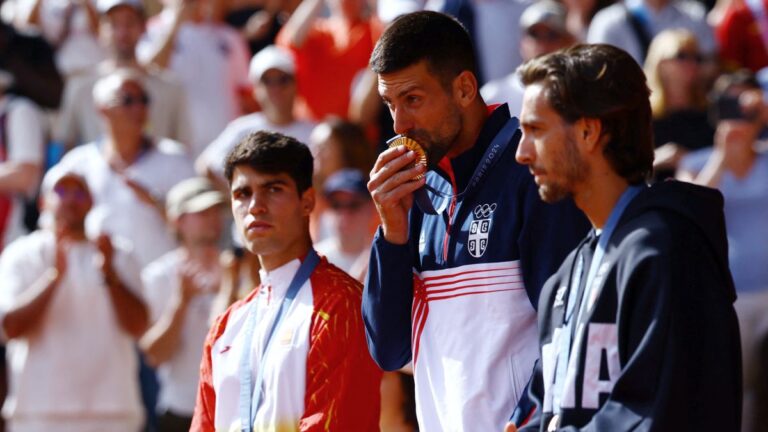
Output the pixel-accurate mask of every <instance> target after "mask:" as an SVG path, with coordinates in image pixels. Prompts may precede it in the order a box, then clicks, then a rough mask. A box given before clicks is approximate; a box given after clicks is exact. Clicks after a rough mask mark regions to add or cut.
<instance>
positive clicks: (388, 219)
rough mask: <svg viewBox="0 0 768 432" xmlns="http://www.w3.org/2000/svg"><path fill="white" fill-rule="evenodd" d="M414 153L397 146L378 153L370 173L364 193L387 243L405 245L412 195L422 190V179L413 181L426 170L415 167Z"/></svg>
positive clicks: (420, 166) (419, 165) (423, 179)
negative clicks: (379, 221) (373, 204)
mask: <svg viewBox="0 0 768 432" xmlns="http://www.w3.org/2000/svg"><path fill="white" fill-rule="evenodd" d="M416 157H417V156H416V153H415V152H413V151H409V150H407V149H406V148H405V147H404V146H398V147H395V148H392V149H388V150H386V151H384V152H382V153H381V154H380V155H379V157H378V159H376V163H375V164H374V166H373V170H372V171H371V180H370V181H369V182H368V191H369V192H370V193H371V197H372V198H373V202H374V203H375V204H376V210H377V211H378V212H379V216H380V217H381V227H382V230H383V232H384V238H385V239H387V241H389V242H390V243H394V244H405V243H407V242H408V211H409V210H410V209H411V206H413V192H414V191H416V190H417V189H419V188H420V187H422V186H424V184H425V182H426V179H425V178H423V177H422V178H420V179H418V180H413V179H414V178H415V177H416V176H418V175H420V174H424V173H425V172H426V170H427V168H426V167H425V166H424V165H421V164H417V165H415V166H412V167H410V168H408V166H409V165H411V164H413V163H414V162H415V161H416Z"/></svg>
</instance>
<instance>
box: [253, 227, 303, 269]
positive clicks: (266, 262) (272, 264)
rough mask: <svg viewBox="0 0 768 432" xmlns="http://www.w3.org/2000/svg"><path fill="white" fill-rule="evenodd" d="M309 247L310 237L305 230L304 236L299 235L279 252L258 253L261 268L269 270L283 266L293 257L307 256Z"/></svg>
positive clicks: (293, 258)
mask: <svg viewBox="0 0 768 432" xmlns="http://www.w3.org/2000/svg"><path fill="white" fill-rule="evenodd" d="M311 247H312V239H311V238H310V236H309V232H307V233H306V235H305V236H301V237H300V238H299V239H297V240H296V241H295V242H293V243H291V244H289V245H287V246H286V247H285V248H284V249H283V250H281V251H279V252H275V253H272V254H266V255H259V262H260V263H261V268H262V269H264V271H266V272H270V271H272V270H274V269H276V268H280V267H282V266H284V265H285V264H287V263H289V262H291V261H293V260H295V259H302V258H304V257H305V256H307V254H308V253H309V249H310V248H311Z"/></svg>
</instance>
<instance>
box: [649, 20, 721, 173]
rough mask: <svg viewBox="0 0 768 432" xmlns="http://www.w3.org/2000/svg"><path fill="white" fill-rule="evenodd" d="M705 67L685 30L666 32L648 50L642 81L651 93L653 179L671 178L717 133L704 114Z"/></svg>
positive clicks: (710, 141) (689, 33)
mask: <svg viewBox="0 0 768 432" xmlns="http://www.w3.org/2000/svg"><path fill="white" fill-rule="evenodd" d="M703 62H704V57H703V56H702V54H701V51H699V44H698V43H697V41H696V35H694V34H693V33H691V32H690V31H688V30H682V29H677V30H665V31H663V32H661V33H659V34H658V36H656V37H655V38H654V39H653V42H652V43H651V46H650V48H649V50H648V58H647V59H646V60H645V76H646V77H647V78H648V87H649V88H650V89H651V110H652V111H653V133H654V141H655V143H656V147H657V148H656V156H655V158H654V171H655V176H656V178H657V179H664V178H667V177H673V176H674V175H675V170H676V169H677V164H678V162H679V161H680V159H681V158H682V157H683V156H684V155H685V154H686V153H687V152H689V151H691V150H698V149H700V148H704V147H711V146H712V139H713V136H714V134H715V131H714V129H713V128H712V126H711V125H710V122H709V117H708V113H707V100H706V96H705V89H704V79H703V74H702V65H703Z"/></svg>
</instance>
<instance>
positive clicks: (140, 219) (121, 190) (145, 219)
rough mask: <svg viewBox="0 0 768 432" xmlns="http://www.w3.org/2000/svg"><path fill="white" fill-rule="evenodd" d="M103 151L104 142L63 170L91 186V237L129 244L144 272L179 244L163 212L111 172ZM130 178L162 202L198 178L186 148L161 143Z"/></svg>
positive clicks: (86, 148)
mask: <svg viewBox="0 0 768 432" xmlns="http://www.w3.org/2000/svg"><path fill="white" fill-rule="evenodd" d="M102 151H103V150H102V148H101V142H94V143H90V144H85V145H82V146H79V147H76V148H74V149H73V150H71V151H70V152H69V153H67V154H66V155H65V156H64V158H63V159H62V160H61V162H59V165H62V166H64V167H65V168H66V169H68V170H71V171H74V172H77V173H80V174H81V175H83V176H84V177H85V179H86V181H87V182H88V187H89V188H90V190H91V194H92V195H93V199H94V206H93V209H92V210H91V212H90V213H89V214H88V217H87V218H86V231H87V232H88V233H89V234H90V235H93V236H95V235H97V234H99V233H102V232H105V233H109V234H111V235H116V236H119V237H121V238H123V239H127V240H129V241H130V242H131V243H132V244H133V248H134V253H135V254H136V258H137V259H138V261H139V264H141V267H142V268H143V267H145V266H146V265H147V264H149V263H150V262H152V261H154V260H155V259H157V258H159V257H160V256H161V255H163V254H164V253H166V252H168V251H170V250H171V249H174V248H175V247H176V240H175V239H174V238H173V236H172V235H171V233H170V231H169V230H168V227H167V225H166V223H165V221H164V220H163V218H162V215H161V214H160V212H159V210H158V209H157V208H154V207H153V206H151V205H148V204H145V203H144V202H142V201H140V200H139V198H138V197H137V196H136V194H135V193H134V192H133V190H132V189H131V188H130V187H128V186H127V185H126V183H125V180H123V178H122V177H121V176H120V175H119V174H117V173H116V172H115V171H113V170H112V169H111V168H110V167H109V165H108V164H107V161H106V159H104V156H103V153H102ZM126 175H127V176H128V177H130V178H131V179H133V180H134V181H135V182H137V183H139V184H140V185H142V186H143V187H144V188H145V189H147V190H149V191H150V192H151V193H152V195H153V196H154V197H155V198H157V199H159V200H160V201H161V202H162V201H163V200H164V199H165V196H166V195H167V194H168V191H169V190H170V189H171V188H172V187H173V186H175V185H176V184H177V183H178V182H180V181H182V180H184V179H187V178H190V177H193V176H194V175H195V172H194V169H193V168H192V162H191V161H190V160H189V158H188V157H187V156H186V155H185V154H184V153H183V152H182V149H181V146H180V144H178V143H174V142H173V141H170V140H160V141H159V142H158V143H157V144H156V145H154V146H152V147H151V148H150V149H149V150H148V151H147V152H146V153H144V154H143V155H142V156H141V157H139V159H138V160H137V161H135V162H134V163H133V164H132V165H131V166H130V167H128V168H127V169H126Z"/></svg>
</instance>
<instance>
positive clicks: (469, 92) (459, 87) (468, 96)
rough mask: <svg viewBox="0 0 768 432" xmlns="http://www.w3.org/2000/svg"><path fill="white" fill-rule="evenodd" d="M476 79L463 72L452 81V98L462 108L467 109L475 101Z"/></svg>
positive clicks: (472, 75)
mask: <svg viewBox="0 0 768 432" xmlns="http://www.w3.org/2000/svg"><path fill="white" fill-rule="evenodd" d="M477 92H478V85H477V78H476V77H475V74H473V73H472V72H470V71H468V70H465V71H463V72H462V73H460V74H459V75H458V76H457V77H456V78H454V79H453V97H454V99H455V100H456V102H457V103H458V104H459V106H461V107H462V108H466V107H468V106H469V105H470V104H472V103H473V102H474V101H475V99H477V94H478V93H477Z"/></svg>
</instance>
